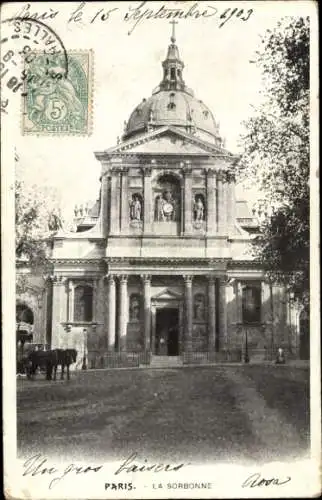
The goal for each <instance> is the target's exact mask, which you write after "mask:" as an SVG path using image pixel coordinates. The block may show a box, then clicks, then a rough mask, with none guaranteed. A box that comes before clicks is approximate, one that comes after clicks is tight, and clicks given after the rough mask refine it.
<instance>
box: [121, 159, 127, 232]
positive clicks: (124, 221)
mask: <svg viewBox="0 0 322 500" xmlns="http://www.w3.org/2000/svg"><path fill="white" fill-rule="evenodd" d="M128 171H129V169H128V168H127V167H123V168H122V171H121V172H122V175H121V179H122V180H121V191H120V196H121V232H122V233H124V232H125V233H126V232H127V231H128V229H129V199H128V198H129V196H128Z"/></svg>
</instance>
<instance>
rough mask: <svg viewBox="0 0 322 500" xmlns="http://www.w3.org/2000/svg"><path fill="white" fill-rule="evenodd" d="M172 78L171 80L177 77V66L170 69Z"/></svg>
mask: <svg viewBox="0 0 322 500" xmlns="http://www.w3.org/2000/svg"><path fill="white" fill-rule="evenodd" d="M170 78H171V80H175V79H176V68H171V69H170Z"/></svg>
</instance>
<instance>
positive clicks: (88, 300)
mask: <svg viewBox="0 0 322 500" xmlns="http://www.w3.org/2000/svg"><path fill="white" fill-rule="evenodd" d="M92 320H93V288H92V287H91V286H89V285H78V286H76V288H75V290H74V321H92Z"/></svg>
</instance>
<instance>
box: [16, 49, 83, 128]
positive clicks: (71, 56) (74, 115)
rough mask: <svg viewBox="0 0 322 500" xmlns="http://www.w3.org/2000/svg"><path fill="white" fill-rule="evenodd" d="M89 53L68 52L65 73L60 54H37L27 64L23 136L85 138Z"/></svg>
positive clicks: (62, 58)
mask: <svg viewBox="0 0 322 500" xmlns="http://www.w3.org/2000/svg"><path fill="white" fill-rule="evenodd" d="M92 63H93V55H92V51H91V50H87V51H77V50H73V51H69V52H68V54H67V64H68V74H66V72H65V73H64V71H63V67H64V56H63V55H62V54H47V55H44V54H42V53H39V54H37V55H36V57H35V58H34V59H33V60H32V62H30V63H29V64H28V63H26V68H25V71H26V75H27V77H26V79H25V83H24V94H25V97H24V98H23V113H22V133H23V134H24V135H29V134H33V135H87V134H90V133H91V123H92V108H93V106H92V67H93V66H92Z"/></svg>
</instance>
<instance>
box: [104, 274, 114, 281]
mask: <svg viewBox="0 0 322 500" xmlns="http://www.w3.org/2000/svg"><path fill="white" fill-rule="evenodd" d="M105 278H106V279H107V281H108V282H109V283H115V274H107V275H106V276H105Z"/></svg>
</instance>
